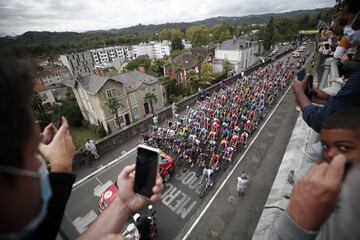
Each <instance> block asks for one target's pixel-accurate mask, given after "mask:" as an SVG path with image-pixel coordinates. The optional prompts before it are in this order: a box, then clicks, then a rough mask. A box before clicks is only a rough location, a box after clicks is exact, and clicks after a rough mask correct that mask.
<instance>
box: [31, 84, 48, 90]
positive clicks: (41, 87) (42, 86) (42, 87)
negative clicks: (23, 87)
mask: <svg viewBox="0 0 360 240" xmlns="http://www.w3.org/2000/svg"><path fill="white" fill-rule="evenodd" d="M48 89H49V88H48V87H47V86H46V85H45V84H43V83H39V82H37V83H34V85H33V90H34V91H35V92H42V91H46V90H48Z"/></svg>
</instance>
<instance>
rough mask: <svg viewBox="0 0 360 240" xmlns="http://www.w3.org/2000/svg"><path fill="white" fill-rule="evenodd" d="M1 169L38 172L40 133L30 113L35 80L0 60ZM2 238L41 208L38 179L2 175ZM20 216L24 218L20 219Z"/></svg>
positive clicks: (15, 63) (0, 179)
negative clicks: (37, 155)
mask: <svg viewBox="0 0 360 240" xmlns="http://www.w3.org/2000/svg"><path fill="white" fill-rule="evenodd" d="M0 77H1V84H2V86H1V88H0V114H1V116H2V117H1V124H0V136H1V140H0V141H1V144H0V165H1V166H2V169H4V168H13V169H25V170H31V171H37V170H38V168H39V162H38V161H36V159H35V155H36V154H37V152H38V146H39V142H40V134H39V129H38V128H37V127H36V124H35V122H34V120H33V116H32V110H31V96H32V95H31V94H32V80H31V77H30V75H29V71H28V70H27V69H26V68H25V67H24V66H22V65H21V64H20V63H18V62H15V61H11V60H5V59H1V58H0ZM0 191H1V192H4V193H6V194H5V195H6V196H5V195H4V196H3V197H2V198H0V205H1V206H5V207H4V208H3V210H2V213H1V215H0V222H1V223H2V224H1V226H0V234H1V233H4V232H7V231H15V230H18V229H19V228H21V227H23V226H24V225H25V224H28V223H29V222H30V220H31V219H32V218H34V216H35V215H36V213H37V212H38V206H39V205H40V186H39V179H38V178H32V177H27V176H23V175H18V174H10V173H7V172H6V171H0ZM18 216H21V217H20V218H19V217H18Z"/></svg>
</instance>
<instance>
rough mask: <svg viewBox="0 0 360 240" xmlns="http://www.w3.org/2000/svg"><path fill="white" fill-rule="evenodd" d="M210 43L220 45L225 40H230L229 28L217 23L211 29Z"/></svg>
mask: <svg viewBox="0 0 360 240" xmlns="http://www.w3.org/2000/svg"><path fill="white" fill-rule="evenodd" d="M211 33H212V41H214V42H215V43H221V42H223V41H225V40H226V39H230V38H231V33H230V29H229V26H227V25H225V24H223V23H219V24H215V25H214V26H212V27H211Z"/></svg>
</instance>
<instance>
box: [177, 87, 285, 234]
mask: <svg viewBox="0 0 360 240" xmlns="http://www.w3.org/2000/svg"><path fill="white" fill-rule="evenodd" d="M290 88H291V85H290V86H289V87H288V89H287V90H286V92H285V94H284V95H283V96H282V98H281V99H280V101H279V102H278V103H277V104H276V106H275V108H274V109H273V110H272V112H271V113H270V115H269V116H268V118H267V119H266V121H265V122H264V124H263V125H262V126H261V128H260V129H259V131H258V132H257V134H256V135H255V137H254V139H253V140H252V141H251V143H250V144H249V145H248V147H247V148H246V149H245V152H244V153H243V154H242V155H241V157H240V159H239V160H238V162H237V163H236V164H235V166H234V167H233V168H232V169H231V171H230V173H229V175H228V176H227V177H226V178H225V180H224V181H223V182H222V184H221V185H220V187H219V188H218V189H217V190H216V192H215V194H214V195H213V196H212V198H211V199H210V201H209V202H208V204H206V206H205V208H204V209H203V210H202V211H201V213H200V215H199V216H198V217H197V218H196V219H195V221H194V223H193V224H192V225H191V227H190V229H189V230H188V231H187V232H186V234H185V236H184V237H183V238H182V240H186V239H187V238H188V237H189V236H190V233H191V232H192V231H193V230H194V228H195V227H196V225H197V224H198V223H199V221H200V219H201V218H202V216H203V215H204V214H205V212H206V211H207V210H208V208H209V207H210V205H211V204H212V203H213V202H214V200H215V198H216V197H217V195H218V194H219V193H220V191H221V190H222V189H223V187H224V186H225V184H226V182H227V181H228V180H229V178H230V176H231V175H232V174H233V173H234V171H235V169H236V168H237V167H238V165H239V164H240V162H241V161H242V160H243V158H244V156H245V155H246V153H247V152H248V151H249V149H250V148H251V147H252V145H253V143H254V142H255V140H256V139H257V138H258V136H259V134H260V133H261V132H262V130H263V129H264V127H265V126H266V124H267V123H268V121H269V120H270V118H271V117H272V115H273V114H274V112H275V111H276V109H277V108H278V107H279V105H280V103H281V102H282V101H283V99H284V98H285V96H286V94H287V93H288V91H289V90H290Z"/></svg>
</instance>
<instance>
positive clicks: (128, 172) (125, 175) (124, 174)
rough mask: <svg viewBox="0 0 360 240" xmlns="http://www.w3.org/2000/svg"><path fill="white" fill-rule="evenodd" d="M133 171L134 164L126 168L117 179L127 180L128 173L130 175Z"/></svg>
mask: <svg viewBox="0 0 360 240" xmlns="http://www.w3.org/2000/svg"><path fill="white" fill-rule="evenodd" d="M133 171H135V164H131V165H129V166H126V167H125V168H124V169H123V170H122V171H121V173H120V175H119V177H121V178H127V177H128V176H129V175H130V173H132V172H133Z"/></svg>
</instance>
